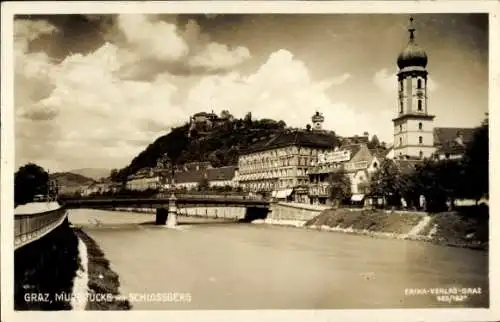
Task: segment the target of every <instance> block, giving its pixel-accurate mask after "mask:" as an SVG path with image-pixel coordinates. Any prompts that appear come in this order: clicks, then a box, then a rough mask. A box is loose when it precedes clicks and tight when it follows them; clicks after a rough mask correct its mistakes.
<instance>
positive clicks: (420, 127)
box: [126, 18, 473, 204]
mask: <svg viewBox="0 0 500 322" xmlns="http://www.w3.org/2000/svg"><path fill="white" fill-rule="evenodd" d="M408 31H409V41H408V44H407V45H406V47H405V48H404V50H403V51H402V52H401V53H400V54H399V56H398V58H397V66H398V68H399V71H398V74H397V80H395V81H397V83H398V88H399V89H398V93H397V95H398V105H397V109H396V113H395V116H394V118H393V119H392V124H393V128H394V135H393V143H392V145H391V146H390V147H385V146H383V147H379V148H376V149H369V148H368V141H369V138H368V133H366V132H365V133H363V135H360V136H354V137H352V138H340V139H339V138H338V137H336V136H335V135H334V134H333V133H332V132H330V131H326V130H323V123H324V121H325V118H324V116H323V115H322V114H321V113H319V112H316V113H315V114H314V115H313V116H312V118H311V121H312V124H313V125H312V128H308V129H303V130H301V129H293V130H292V129H289V130H285V131H283V132H280V133H276V134H272V135H270V136H268V137H263V138H260V140H259V141H257V142H254V143H253V144H252V145H251V146H250V147H248V149H247V150H246V151H242V152H241V153H240V156H239V159H238V164H237V166H230V167H223V168H212V167H211V166H210V164H209V163H206V162H196V163H192V164H186V165H184V167H182V168H181V169H176V171H173V175H172V171H170V174H169V173H165V172H164V171H165V170H157V169H156V170H155V169H142V170H141V171H139V172H138V173H136V174H135V175H133V176H131V177H130V178H129V180H128V181H127V184H126V186H127V188H128V189H131V190H145V189H148V188H152V189H157V188H159V187H176V188H186V189H193V188H195V187H197V186H198V185H199V184H200V183H202V182H204V181H205V182H206V184H207V185H209V186H212V187H213V186H229V187H233V188H234V187H240V188H241V189H242V190H244V191H248V192H254V193H266V194H269V195H271V196H272V197H274V198H277V199H288V200H293V201H296V202H302V203H313V204H316V203H317V204H324V203H328V199H329V198H328V197H329V189H328V185H329V181H330V177H331V175H332V174H333V173H335V172H336V171H340V170H343V171H345V173H346V174H347V176H348V177H349V179H350V184H351V192H352V199H353V201H361V200H362V199H363V196H364V194H365V193H366V189H367V187H368V182H369V181H370V180H371V177H372V176H373V174H374V173H375V172H376V171H377V169H378V167H379V166H380V164H381V162H382V161H383V160H384V159H390V160H393V162H395V164H396V165H397V166H398V167H400V168H401V170H402V171H410V170H411V169H412V168H414V166H415V165H416V164H417V163H419V162H422V160H424V159H425V158H436V159H445V158H448V159H455V158H460V157H461V156H462V155H463V154H464V152H465V146H466V144H467V143H468V142H469V141H470V140H471V139H472V135H473V129H471V128H440V127H435V126H434V125H433V124H434V118H435V116H434V115H432V113H431V111H430V108H429V106H428V89H427V79H428V72H427V69H426V66H427V60H428V58H427V54H426V52H425V51H424V50H423V49H422V48H421V47H419V46H418V45H417V44H416V42H415V28H414V27H413V19H412V18H410V27H409V28H408ZM229 118H230V115H229V114H228V115H224V116H222V117H218V116H217V115H215V114H214V113H213V112H212V113H198V114H195V115H194V116H193V117H192V118H191V119H190V122H191V128H190V131H191V130H193V129H195V128H197V127H200V124H201V125H206V126H205V127H206V128H211V127H212V126H213V125H215V124H218V123H224V122H225V121H227V119H229ZM388 121H389V120H388ZM160 168H161V167H160ZM162 171H163V172H162Z"/></svg>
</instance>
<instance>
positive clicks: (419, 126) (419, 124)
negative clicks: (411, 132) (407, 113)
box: [418, 122, 422, 130]
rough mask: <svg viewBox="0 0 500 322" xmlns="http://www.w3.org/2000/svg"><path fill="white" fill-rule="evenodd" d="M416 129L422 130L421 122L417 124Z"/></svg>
mask: <svg viewBox="0 0 500 322" xmlns="http://www.w3.org/2000/svg"><path fill="white" fill-rule="evenodd" d="M418 129H419V130H422V122H420V123H418Z"/></svg>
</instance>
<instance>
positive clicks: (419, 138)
mask: <svg viewBox="0 0 500 322" xmlns="http://www.w3.org/2000/svg"><path fill="white" fill-rule="evenodd" d="M418 143H420V144H422V143H424V139H423V138H422V137H421V136H419V137H418Z"/></svg>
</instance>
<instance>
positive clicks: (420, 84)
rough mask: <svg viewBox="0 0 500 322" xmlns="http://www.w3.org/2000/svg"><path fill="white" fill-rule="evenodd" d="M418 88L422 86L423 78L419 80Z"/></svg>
mask: <svg viewBox="0 0 500 322" xmlns="http://www.w3.org/2000/svg"><path fill="white" fill-rule="evenodd" d="M417 88H418V89H421V88H422V80H421V79H419V80H417Z"/></svg>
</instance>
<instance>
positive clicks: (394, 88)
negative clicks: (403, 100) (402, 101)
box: [373, 68, 439, 95]
mask: <svg viewBox="0 0 500 322" xmlns="http://www.w3.org/2000/svg"><path fill="white" fill-rule="evenodd" d="M397 79H398V78H397V75H396V72H390V71H389V70H388V69H387V68H383V69H381V70H379V71H377V72H376V73H375V74H374V75H373V82H374V83H375V85H377V86H378V87H379V88H380V89H381V90H382V91H384V92H386V93H389V94H393V95H397V93H398V81H397ZM427 88H428V90H429V92H434V91H436V90H437V89H438V88H439V85H438V84H437V83H436V82H435V81H434V80H433V79H432V78H431V77H430V76H429V77H428V78H427Z"/></svg>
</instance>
